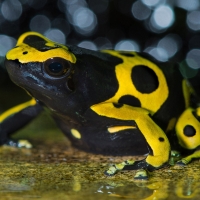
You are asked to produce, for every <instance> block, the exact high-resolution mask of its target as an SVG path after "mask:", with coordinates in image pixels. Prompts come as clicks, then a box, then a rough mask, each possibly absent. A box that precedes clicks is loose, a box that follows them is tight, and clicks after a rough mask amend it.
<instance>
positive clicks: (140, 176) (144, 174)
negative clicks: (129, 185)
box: [134, 169, 149, 180]
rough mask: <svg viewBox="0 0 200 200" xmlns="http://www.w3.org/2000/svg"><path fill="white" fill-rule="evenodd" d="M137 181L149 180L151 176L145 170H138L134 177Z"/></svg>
mask: <svg viewBox="0 0 200 200" xmlns="http://www.w3.org/2000/svg"><path fill="white" fill-rule="evenodd" d="M134 179H135V180H148V179H149V176H148V172H147V170H145V169H140V170H137V172H136V174H135V176H134Z"/></svg>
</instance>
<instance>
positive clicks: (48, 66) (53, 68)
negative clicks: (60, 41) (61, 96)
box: [44, 58, 71, 77]
mask: <svg viewBox="0 0 200 200" xmlns="http://www.w3.org/2000/svg"><path fill="white" fill-rule="evenodd" d="M44 69H45V72H46V73H47V74H48V75H49V76H54V77H60V76H63V75H66V74H69V72H70V69H71V65H70V63H69V62H68V61H66V60H65V59H62V58H50V59H48V60H46V61H45V62H44Z"/></svg>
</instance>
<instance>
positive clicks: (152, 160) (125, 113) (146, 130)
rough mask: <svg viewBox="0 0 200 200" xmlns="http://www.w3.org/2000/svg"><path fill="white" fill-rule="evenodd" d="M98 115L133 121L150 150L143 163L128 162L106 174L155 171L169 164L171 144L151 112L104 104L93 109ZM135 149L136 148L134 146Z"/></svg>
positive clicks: (116, 166) (123, 105)
mask: <svg viewBox="0 0 200 200" xmlns="http://www.w3.org/2000/svg"><path fill="white" fill-rule="evenodd" d="M91 109H92V110H93V111H94V112H96V113H97V114H98V115H101V116H106V117H109V118H114V119H119V120H133V121H135V123H136V128H137V129H139V130H140V132H141V133H142V134H143V136H144V138H145V139H146V142H147V145H148V146H149V148H150V153H149V155H148V156H147V157H146V159H144V160H141V161H126V162H123V163H121V164H118V165H115V166H114V167H113V168H112V167H111V168H110V169H109V170H108V171H107V172H106V174H107V175H113V174H115V173H116V171H119V170H123V169H127V168H129V169H130V168H133V169H147V170H149V171H153V170H155V169H158V168H161V167H163V166H164V165H166V164H168V160H169V157H170V144H169V141H168V139H167V137H166V135H165V133H164V132H163V130H162V129H161V128H160V127H159V126H158V125H157V124H156V123H155V122H154V121H153V120H152V119H151V117H150V116H149V112H148V111H147V110H145V109H143V108H138V107H132V106H129V105H125V104H121V105H120V106H116V105H115V104H113V103H102V104H97V105H94V106H92V107H91ZM133 148H134V146H133Z"/></svg>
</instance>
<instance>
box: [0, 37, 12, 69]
mask: <svg viewBox="0 0 200 200" xmlns="http://www.w3.org/2000/svg"><path fill="white" fill-rule="evenodd" d="M15 44H16V39H14V38H13V37H9V36H7V35H0V66H1V65H3V62H4V57H5V54H6V52H7V51H9V50H10V49H11V48H13V47H14V46H15Z"/></svg>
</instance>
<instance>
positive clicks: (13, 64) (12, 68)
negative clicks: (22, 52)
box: [4, 59, 21, 74]
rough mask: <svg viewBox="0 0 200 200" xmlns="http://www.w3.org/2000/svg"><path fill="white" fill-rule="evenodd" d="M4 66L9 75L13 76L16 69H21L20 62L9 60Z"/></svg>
mask: <svg viewBox="0 0 200 200" xmlns="http://www.w3.org/2000/svg"><path fill="white" fill-rule="evenodd" d="M4 65H5V67H6V69H7V71H8V73H9V74H10V73H11V74H12V73H14V71H15V70H16V68H20V65H21V64H20V62H19V61H18V60H8V59H5V62H4Z"/></svg>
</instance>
